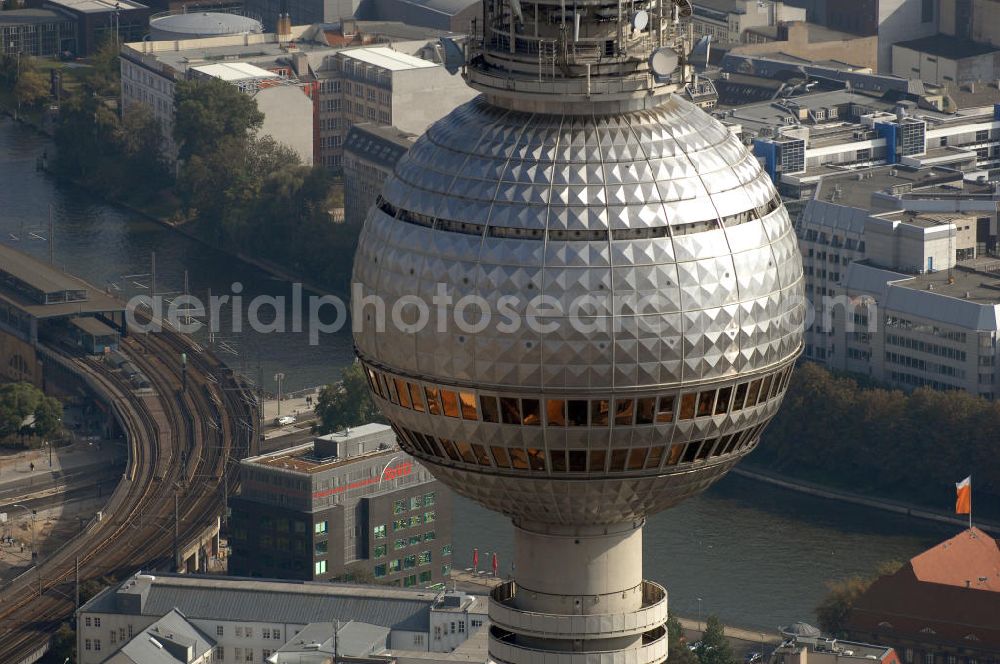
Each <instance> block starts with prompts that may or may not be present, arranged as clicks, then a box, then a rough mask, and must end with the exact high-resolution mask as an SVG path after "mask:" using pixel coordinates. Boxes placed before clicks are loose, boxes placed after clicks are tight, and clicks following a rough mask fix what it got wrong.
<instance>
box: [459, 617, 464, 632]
mask: <svg viewBox="0 0 1000 664" xmlns="http://www.w3.org/2000/svg"><path fill="white" fill-rule="evenodd" d="M458 633H459V634H465V621H464V620H459V621H458Z"/></svg>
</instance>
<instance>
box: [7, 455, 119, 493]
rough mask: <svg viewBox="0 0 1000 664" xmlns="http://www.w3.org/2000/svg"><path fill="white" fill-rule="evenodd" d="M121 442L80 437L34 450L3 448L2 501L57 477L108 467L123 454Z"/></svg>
mask: <svg viewBox="0 0 1000 664" xmlns="http://www.w3.org/2000/svg"><path fill="white" fill-rule="evenodd" d="M123 453H124V451H123V449H122V447H121V444H120V443H118V442H115V441H80V442H77V443H73V444H72V445H67V446H65V447H54V448H49V447H44V448H40V449H35V450H20V451H13V450H0V502H3V500H4V498H3V497H5V496H8V495H12V494H14V493H17V492H20V491H24V492H25V493H29V492H31V491H32V489H33V488H35V487H43V486H45V485H46V484H49V483H51V482H52V481H53V480H54V479H57V478H59V477H63V476H65V475H67V474H72V473H73V472H76V471H81V472H82V471H84V470H86V469H89V468H101V467H106V466H108V464H109V463H110V462H111V461H112V460H113V459H117V460H121V459H122V458H123Z"/></svg>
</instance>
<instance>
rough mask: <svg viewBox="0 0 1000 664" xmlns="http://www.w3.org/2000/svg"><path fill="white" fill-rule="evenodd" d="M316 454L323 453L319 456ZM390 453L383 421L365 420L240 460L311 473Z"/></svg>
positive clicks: (393, 447)
mask: <svg viewBox="0 0 1000 664" xmlns="http://www.w3.org/2000/svg"><path fill="white" fill-rule="evenodd" d="M352 441H357V447H358V448H360V453H359V450H357V449H352V448H355V445H348V443H351V442H352ZM390 442H391V444H389V443H390ZM324 443H327V444H324ZM329 443H336V445H330V444H329ZM379 443H382V444H379ZM320 454H322V455H323V456H322V457H321V456H319V455H320ZM390 454H399V448H398V447H397V444H396V436H395V434H394V433H393V431H392V429H391V428H390V427H388V426H386V425H384V424H376V423H369V424H362V425H361V426H358V427H351V428H349V429H345V430H344V431H338V432H335V433H330V434H326V435H325V436H319V437H318V438H317V439H316V440H314V441H313V442H309V443H304V444H302V445H296V446H295V447H288V448H285V449H283V450H278V451H277V452H271V453H269V454H261V455H260V456H256V457H248V458H246V459H243V463H244V464H247V465H253V466H263V467H267V468H280V469H283V470H290V471H294V472H299V473H310V474H312V473H321V472H324V471H327V470H332V469H334V468H337V467H339V466H344V465H348V464H351V463H354V462H356V461H360V460H369V459H372V458H373V457H378V456H385V455H390Z"/></svg>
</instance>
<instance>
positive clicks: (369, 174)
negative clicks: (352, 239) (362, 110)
mask: <svg viewBox="0 0 1000 664" xmlns="http://www.w3.org/2000/svg"><path fill="white" fill-rule="evenodd" d="M416 139H417V137H416V136H414V135H413V134H410V133H407V132H405V131H401V130H399V129H397V128H396V127H382V126H379V125H375V124H371V123H367V122H366V123H361V124H356V125H354V126H353V127H351V129H350V130H349V131H348V132H347V139H346V140H345V141H344V219H345V221H346V222H347V223H349V224H355V225H358V226H360V225H361V223H362V222H364V220H365V216H366V215H367V214H368V209H369V208H370V207H371V206H372V205H373V204H374V203H375V198H376V197H377V196H378V195H379V193H380V192H381V191H382V185H383V184H385V180H386V178H387V177H389V175H390V174H391V173H392V170H393V169H394V168H395V167H396V162H398V161H399V160H400V158H402V156H403V155H404V154H406V152H407V150H409V149H410V148H411V147H412V146H413V143H414V142H415V141H416Z"/></svg>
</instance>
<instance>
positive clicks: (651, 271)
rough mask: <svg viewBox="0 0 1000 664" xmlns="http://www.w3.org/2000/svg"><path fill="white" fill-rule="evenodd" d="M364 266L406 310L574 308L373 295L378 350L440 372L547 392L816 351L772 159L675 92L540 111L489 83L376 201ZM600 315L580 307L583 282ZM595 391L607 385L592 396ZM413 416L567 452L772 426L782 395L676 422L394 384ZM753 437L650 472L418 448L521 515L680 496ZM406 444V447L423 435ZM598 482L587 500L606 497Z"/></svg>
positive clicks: (571, 514) (767, 367) (693, 385)
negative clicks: (474, 410)
mask: <svg viewBox="0 0 1000 664" xmlns="http://www.w3.org/2000/svg"><path fill="white" fill-rule="evenodd" d="M354 281H355V282H356V283H357V284H360V286H361V289H362V294H363V295H376V294H377V295H378V296H380V297H381V298H382V299H383V300H384V301H385V302H386V305H387V309H388V308H390V307H391V305H392V303H393V302H394V301H396V300H397V299H398V298H401V297H404V296H411V297H412V296H417V297H419V298H421V299H423V301H425V302H427V303H430V302H432V301H433V297H434V295H435V294H436V293H437V292H438V291H437V289H438V288H439V284H445V286H446V289H447V292H448V293H449V294H450V295H451V296H452V298H453V300H452V301H453V302H454V301H458V300H459V299H460V298H462V297H463V296H465V295H476V296H479V297H481V298H483V299H484V300H485V301H486V302H487V303H489V305H490V306H491V307H493V311H494V312H495V311H497V307H498V302H499V300H500V298H501V297H504V296H511V295H514V296H518V304H517V305H516V307H515V309H516V311H517V312H518V313H519V314H521V315H526V314H527V313H528V303H529V302H530V301H531V300H532V299H533V298H535V297H537V296H540V295H542V296H547V297H550V298H552V299H553V300H554V301H555V302H557V303H558V305H559V306H560V307H561V310H562V312H563V315H552V316H548V317H544V316H543V317H541V318H540V322H543V323H544V322H552V323H557V330H556V331H555V332H551V333H545V334H543V333H541V332H538V331H536V329H533V328H532V326H529V325H521V326H520V327H519V328H518V329H517V330H516V331H513V332H510V331H505V332H500V331H498V329H497V325H496V324H495V323H494V324H491V325H489V326H487V327H486V329H484V330H482V331H481V332H477V333H475V334H470V333H468V332H467V331H464V330H462V329H459V327H458V326H457V325H455V324H454V322H453V320H452V319H451V318H449V321H450V322H449V324H448V325H447V326H446V328H445V330H444V331H443V332H442V331H439V330H438V327H437V324H436V323H437V322H436V321H432V323H431V324H430V325H427V326H426V327H425V328H424V329H423V330H422V331H420V332H418V333H413V332H411V331H408V330H405V329H396V328H395V327H394V326H393V325H391V324H388V325H386V326H385V328H384V331H376V328H375V325H376V319H377V317H376V316H373V315H372V312H371V310H370V309H362V310H356V311H355V312H354V315H355V316H356V317H360V321H359V322H360V332H357V333H356V334H355V344H356V348H357V352H358V355H359V356H360V358H361V359H362V361H364V362H365V363H366V364H367V365H368V366H370V367H372V368H375V369H379V370H382V371H387V372H390V373H392V374H394V375H397V376H401V377H408V378H410V379H413V380H414V381H416V382H422V383H424V384H427V383H430V384H434V385H440V386H442V387H446V386H453V387H455V388H456V389H462V388H464V389H467V390H474V391H476V393H477V394H481V393H483V392H484V391H485V392H488V393H490V394H494V395H497V396H515V397H516V396H523V397H529V396H531V397H538V396H539V395H544V396H547V397H549V398H564V399H571V398H577V399H579V398H595V399H598V398H599V399H607V398H617V397H623V398H624V397H636V398H638V397H642V396H651V395H662V394H675V395H677V396H678V398H679V397H680V395H681V394H682V393H683V392H685V391H692V390H693V391H705V390H711V389H715V388H725V387H727V386H728V387H732V386H733V385H735V384H736V383H739V382H742V381H746V380H748V379H751V378H754V377H756V376H765V375H768V374H773V373H774V372H776V371H779V370H781V369H783V368H785V367H787V366H789V365H790V364H791V363H792V362H793V361H794V359H795V358H796V357H797V356H798V354H799V352H800V349H801V346H802V320H803V314H804V299H803V292H802V265H801V259H800V257H799V253H798V249H797V244H796V240H795V236H794V233H793V230H792V226H791V224H790V222H789V219H788V215H787V212H786V211H785V209H784V207H783V206H781V205H780V199H779V198H778V197H777V194H776V192H775V190H774V187H773V185H772V184H771V181H770V179H769V178H768V177H767V176H766V174H764V173H763V171H762V170H761V168H760V166H759V164H758V162H757V161H756V159H755V158H754V157H753V156H752V155H750V154H749V152H748V151H747V150H746V148H745V147H744V146H743V145H742V144H741V143H740V142H739V140H738V139H736V138H735V137H734V136H733V135H732V134H731V133H730V132H729V131H728V130H727V129H726V128H725V127H724V126H723V125H722V124H721V123H719V122H718V121H717V120H715V119H714V118H712V117H710V116H709V115H707V114H705V113H704V112H703V111H701V110H700V109H698V108H697V107H695V106H693V105H692V104H690V103H688V102H686V101H684V100H683V99H681V98H679V97H677V96H670V97H668V98H667V100H666V101H665V102H664V103H663V104H662V105H661V106H659V107H657V108H655V109H652V110H648V111H638V112H633V113H626V114H618V115H564V116H560V115H550V114H528V113H523V112H518V111H512V110H506V109H502V108H498V107H493V106H490V105H489V104H487V103H486V102H485V101H483V99H482V98H479V99H476V100H473V101H472V102H469V103H468V104H465V105H464V106H461V107H459V108H458V109H456V110H455V111H453V112H452V113H451V114H450V115H448V116H447V117H445V118H443V119H442V120H441V121H439V122H438V123H436V124H435V125H434V126H433V127H431V128H430V129H429V130H428V132H427V134H425V135H424V136H423V137H421V138H420V140H418V141H417V143H416V144H415V145H414V147H413V148H412V149H411V150H410V151H409V153H408V154H407V155H406V156H405V157H404V158H403V159H402V160H401V161H400V163H399V164H398V165H397V168H396V172H395V174H394V176H393V177H391V178H390V179H389V180H388V181H387V183H386V186H385V189H384V191H383V195H382V200H381V201H380V204H379V205H378V206H376V207H373V208H372V210H371V211H370V213H369V216H368V219H367V221H366V224H365V228H364V230H363V232H362V235H361V238H360V243H359V248H358V252H357V255H356V259H355V267H354ZM587 295H593V296H594V298H593V300H592V301H590V302H588V303H587V306H586V307H584V308H583V309H582V310H581V311H582V313H583V316H582V318H583V319H584V320H585V321H586V322H588V323H592V325H587V326H584V327H585V329H580V327H581V326H575V325H573V324H571V322H570V321H569V319H568V317H567V316H566V315H565V314H566V313H567V312H569V311H570V310H571V308H572V307H573V304H574V302H575V301H576V302H579V298H581V297H583V296H587ZM590 395H594V396H590ZM376 399H377V401H378V403H379V406H380V407H381V408H382V409H383V412H385V413H386V415H387V416H388V417H389V418H390V420H391V421H392V422H393V423H394V424H395V425H396V426H397V427H398V428H403V429H406V430H409V431H416V432H420V433H422V434H425V435H428V436H433V437H435V438H439V439H446V440H454V441H462V440H464V441H470V442H477V441H478V442H481V443H484V444H489V445H493V444H499V445H503V446H510V447H525V448H540V449H543V450H546V451H550V450H553V449H555V450H562V449H566V450H572V449H589V450H593V449H607V450H614V449H616V448H620V447H640V446H654V445H673V444H675V443H689V442H690V441H696V440H700V439H704V440H715V439H717V438H719V437H723V436H727V435H731V434H733V433H734V432H737V431H744V430H746V429H747V428H752V429H753V430H754V431H756V432H758V433H759V430H760V428H761V427H762V426H763V425H764V424H766V422H767V421H769V420H770V419H771V417H773V415H774V414H775V412H776V411H777V408H778V405H779V404H780V400H781V397H780V395H778V397H777V398H775V399H772V400H770V401H768V402H767V403H766V405H761V406H757V407H755V408H752V409H747V410H746V411H740V412H725V413H722V414H719V415H713V416H711V417H704V418H698V419H694V420H691V421H689V422H680V421H677V422H673V423H671V424H668V425H663V426H659V425H657V426H638V425H624V426H619V425H614V424H612V425H611V426H609V427H604V428H594V427H582V428H565V429H558V428H553V427H548V426H546V427H529V426H514V425H505V424H491V423H484V422H466V421H462V420H455V419H454V418H448V417H445V416H443V415H433V414H431V413H429V412H418V411H415V410H413V409H405V408H402V407H401V406H399V405H397V404H394V403H391V402H390V401H388V400H385V399H382V398H379V397H378V396H377V395H376ZM754 443H755V441H751V444H750V445H747V446H746V447H744V448H742V449H740V450H738V451H734V452H732V453H730V454H727V455H724V456H720V457H718V458H715V459H711V458H710V459H704V460H700V461H699V462H697V463H693V464H688V465H687V466H685V467H683V468H682V467H680V466H678V467H677V468H674V469H667V468H665V467H664V468H662V469H658V470H655V471H653V472H638V473H633V474H632V475H633V476H632V477H627V476H626V477H611V476H610V475H606V474H605V473H594V474H592V475H591V476H590V481H582V480H586V479H587V477H586V476H582V477H581V476H575V477H571V476H569V475H559V474H557V473H553V472H551V469H548V470H546V471H545V472H543V473H541V476H540V474H539V473H538V472H537V471H534V472H524V473H521V474H520V475H519V474H518V473H516V472H511V471H508V470H505V471H504V472H500V471H499V469H495V468H487V467H478V468H476V467H465V466H466V465H467V464H462V463H454V462H452V461H451V460H449V459H447V458H444V459H442V458H440V457H435V458H430V457H429V455H427V454H425V453H424V452H422V451H421V450H419V449H416V448H415V447H414V446H413V445H412V444H411V445H408V447H409V448H413V449H408V451H410V452H411V453H413V454H414V455H415V456H418V457H420V458H421V459H423V460H424V461H425V462H427V463H428V464H430V466H431V468H432V469H433V472H434V473H435V474H436V475H438V477H439V478H440V479H441V480H442V481H444V482H445V483H447V484H449V485H450V486H452V487H453V488H455V489H456V490H458V491H459V492H460V493H463V494H465V495H467V496H470V497H472V498H474V499H476V500H478V501H480V502H482V503H483V504H485V505H486V506H487V507H490V508H492V509H496V510H499V511H502V512H504V513H506V514H508V515H511V516H514V517H521V518H527V519H529V520H531V521H541V522H552V523H564V524H566V523H583V522H585V523H611V522H616V521H623V520H628V519H632V518H635V517H641V515H644V514H647V513H651V512H655V511H658V510H660V509H663V508H665V507H668V506H670V505H672V504H674V503H676V502H679V501H680V500H682V499H684V498H685V497H687V496H690V495H693V494H694V493H697V492H699V491H701V490H703V489H704V488H706V487H707V486H708V485H709V484H710V483H711V482H713V481H714V480H716V479H718V478H719V477H721V476H722V475H723V474H724V473H725V472H726V471H728V469H729V468H730V467H731V466H732V465H733V463H735V461H736V460H738V458H739V457H741V456H742V455H743V454H745V453H746V452H747V451H749V449H751V448H752V445H753V444H754ZM403 444H404V445H406V444H407V443H406V442H405V441H403ZM584 496H587V497H586V498H585V497H584Z"/></svg>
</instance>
